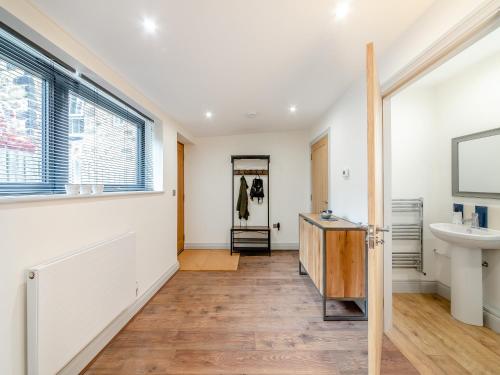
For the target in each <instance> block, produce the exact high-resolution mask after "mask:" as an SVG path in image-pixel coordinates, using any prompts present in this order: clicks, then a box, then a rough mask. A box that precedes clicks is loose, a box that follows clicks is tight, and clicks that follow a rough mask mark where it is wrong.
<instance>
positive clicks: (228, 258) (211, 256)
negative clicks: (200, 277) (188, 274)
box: [178, 250, 240, 271]
mask: <svg viewBox="0 0 500 375" xmlns="http://www.w3.org/2000/svg"><path fill="white" fill-rule="evenodd" d="M178 259H179V264H180V269H181V271H236V270H237V269H238V262H239V259H240V254H233V255H231V251H230V250H184V251H183V252H182V253H180V254H179V257H178Z"/></svg>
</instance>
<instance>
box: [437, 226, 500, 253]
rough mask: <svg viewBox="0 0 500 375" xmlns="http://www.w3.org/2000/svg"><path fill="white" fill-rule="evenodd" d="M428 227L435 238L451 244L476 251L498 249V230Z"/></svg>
mask: <svg viewBox="0 0 500 375" xmlns="http://www.w3.org/2000/svg"><path fill="white" fill-rule="evenodd" d="M429 227H430V229H431V232H432V233H433V234H434V235H435V236H436V237H437V238H439V239H440V240H443V241H446V242H449V243H451V244H455V245H458V246H462V247H468V248H477V249H500V231H498V230H492V229H484V228H471V227H468V226H465V225H460V224H450V223H436V224H431V225H429Z"/></svg>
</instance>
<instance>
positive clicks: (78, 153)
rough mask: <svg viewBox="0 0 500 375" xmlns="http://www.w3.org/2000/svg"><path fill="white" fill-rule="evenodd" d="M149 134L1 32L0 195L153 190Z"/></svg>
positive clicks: (135, 117) (142, 123)
mask: <svg viewBox="0 0 500 375" xmlns="http://www.w3.org/2000/svg"><path fill="white" fill-rule="evenodd" d="M152 126H153V123H152V121H150V120H149V119H147V118H145V116H142V115H141V114H139V112H137V111H135V110H134V109H132V108H130V107H128V106H127V105H124V104H123V102H121V101H119V100H117V99H115V98H114V97H113V96H111V95H109V94H107V93H106V92H104V91H103V90H101V89H100V88H98V87H95V86H94V85H92V84H91V83H88V82H85V81H84V80H81V79H78V78H76V77H75V76H74V75H73V74H71V72H69V71H65V70H64V68H62V67H59V66H58V65H57V63H56V62H54V61H51V60H49V59H48V58H47V57H46V56H44V55H42V54H41V53H40V52H38V51H36V50H34V49H33V48H31V47H29V46H27V45H26V44H24V43H23V42H21V41H20V40H18V39H16V38H15V37H14V36H12V35H10V34H9V33H7V32H6V31H3V30H0V195H19V194H57V193H63V192H64V185H65V184H67V183H76V184H97V183H98V184H104V186H105V191H134V190H152V165H151V162H152V149H151V148H152Z"/></svg>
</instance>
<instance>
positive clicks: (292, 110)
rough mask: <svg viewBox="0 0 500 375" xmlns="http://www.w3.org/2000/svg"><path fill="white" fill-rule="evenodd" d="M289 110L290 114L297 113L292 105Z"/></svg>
mask: <svg viewBox="0 0 500 375" xmlns="http://www.w3.org/2000/svg"><path fill="white" fill-rule="evenodd" d="M289 110H290V113H295V112H297V107H296V106H294V105H292V106H290V108H289Z"/></svg>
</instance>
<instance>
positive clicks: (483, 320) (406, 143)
mask: <svg viewBox="0 0 500 375" xmlns="http://www.w3.org/2000/svg"><path fill="white" fill-rule="evenodd" d="M499 98H500V29H499V28H498V27H496V28H494V27H491V28H490V29H489V30H486V31H485V32H484V33H483V35H481V37H479V38H477V39H476V40H474V41H473V42H471V44H470V45H469V46H468V47H467V48H465V49H463V50H461V51H460V52H459V53H457V54H455V55H454V56H451V57H449V58H448V59H447V60H446V61H445V62H444V63H443V64H441V65H440V66H439V67H437V68H436V69H434V70H432V71H430V72H428V73H426V74H424V75H423V76H422V77H421V78H419V79H418V80H417V81H415V82H414V83H412V84H411V85H410V86H408V87H406V88H404V89H403V90H402V91H400V92H399V93H397V94H396V95H395V96H393V97H392V98H391V102H390V121H386V123H385V124H384V127H385V132H386V134H385V135H384V137H385V138H384V139H385V140H387V139H389V142H386V145H385V147H386V148H385V153H386V160H385V163H386V171H390V173H389V177H386V178H388V179H389V181H390V182H389V184H388V185H389V186H390V187H391V188H390V190H391V191H388V192H386V197H387V199H388V200H389V202H392V203H389V204H388V203H387V202H386V205H385V207H386V211H389V212H386V213H385V215H386V223H389V224H390V227H391V228H392V234H391V236H386V246H385V251H386V252H389V255H388V256H389V257H390V256H391V254H392V259H390V260H389V261H390V262H391V263H392V293H393V294H392V306H393V310H392V312H393V313H392V320H393V329H392V332H391V336H390V337H391V339H392V340H393V341H394V340H396V341H400V342H403V341H405V342H407V343H409V345H407V353H404V354H405V355H406V356H407V357H408V358H409V359H410V360H411V357H413V358H420V362H421V366H424V368H427V369H428V370H431V373H442V372H439V371H444V373H454V374H459V373H498V372H495V371H498V369H499V368H500V334H499V333H500V246H499V247H498V249H499V250H497V249H495V247H496V246H498V245H496V244H494V245H491V242H490V243H488V244H486V245H483V242H481V244H480V245H478V244H477V243H474V244H471V243H469V242H463V241H462V240H461V239H460V240H457V236H459V235H453V234H452V235H450V236H448V235H449V233H448V232H446V231H447V230H452V231H462V230H463V233H468V234H478V235H479V236H480V237H481V236H482V238H483V239H484V237H487V236H488V235H491V237H490V239H491V238H493V237H494V236H495V235H496V236H499V237H498V239H499V240H500V102H499ZM387 134H389V135H390V136H389V137H387V136H386V135H387ZM453 145H454V146H453ZM386 186H387V185H386ZM454 211H456V212H455V213H454ZM475 213H477V215H475ZM459 222H460V225H463V226H465V227H458V226H455V227H453V226H448V225H441V226H439V225H438V226H433V229H432V230H431V224H437V223H459ZM477 226H479V227H482V228H480V229H476V228H475V227H477ZM450 228H451V229H450ZM484 228H488V229H484ZM488 230H491V232H488ZM495 230H497V231H499V232H494V231H495ZM437 236H439V237H440V238H444V239H446V240H442V239H439V238H438V237H437ZM447 236H448V237H447ZM387 237H391V238H387ZM484 241H486V240H484ZM484 243H485V242H484ZM473 245H474V246H482V249H483V250H481V249H476V248H474V251H473V250H471V249H469V248H470V247H474V246H473ZM488 247H489V248H490V249H485V248H488ZM469 250H470V252H469ZM453 254H454V255H453ZM452 257H453V261H452ZM386 259H387V258H386ZM391 263H388V262H387V261H386V263H385V264H386V267H387V265H389V266H390V264H391ZM386 280H387V279H386ZM389 280H391V279H390V278H389ZM452 285H454V286H455V287H454V288H452ZM452 289H453V290H452ZM481 358H482V359H481ZM484 358H489V359H488V360H487V361H486V360H484ZM422 359H423V360H422ZM422 363H423V365H422ZM495 369H496V370H495Z"/></svg>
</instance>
